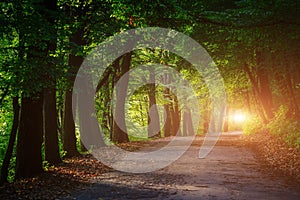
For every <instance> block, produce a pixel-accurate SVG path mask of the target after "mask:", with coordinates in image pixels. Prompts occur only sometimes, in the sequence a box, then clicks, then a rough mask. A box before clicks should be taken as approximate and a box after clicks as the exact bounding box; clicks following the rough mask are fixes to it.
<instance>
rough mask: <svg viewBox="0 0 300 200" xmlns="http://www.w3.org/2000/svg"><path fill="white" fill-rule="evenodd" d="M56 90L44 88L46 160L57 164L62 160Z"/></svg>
mask: <svg viewBox="0 0 300 200" xmlns="http://www.w3.org/2000/svg"><path fill="white" fill-rule="evenodd" d="M57 131H58V126H57V110H56V90H55V89H54V88H51V89H46V90H44V134H45V160H46V161H48V162H49V163H50V164H52V165H55V164H58V163H60V162H62V160H61V158H60V155H59V146H58V132H57Z"/></svg>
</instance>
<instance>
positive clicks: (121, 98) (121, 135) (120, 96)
mask: <svg viewBox="0 0 300 200" xmlns="http://www.w3.org/2000/svg"><path fill="white" fill-rule="evenodd" d="M131 57H132V52H129V53H126V54H125V55H124V56H123V58H122V64H121V65H120V66H121V76H120V77H122V76H123V75H124V74H125V73H126V72H128V71H129V68H130V64H131ZM123 80H124V82H123V84H122V85H120V87H118V88H116V107H115V114H114V123H113V136H112V140H113V142H117V143H123V142H129V138H128V134H127V129H126V122H125V100H126V99H125V98H126V94H127V87H128V80H129V75H128V76H123ZM116 120H117V122H118V123H117V122H116ZM120 126H121V127H120Z"/></svg>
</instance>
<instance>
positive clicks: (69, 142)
mask: <svg viewBox="0 0 300 200" xmlns="http://www.w3.org/2000/svg"><path fill="white" fill-rule="evenodd" d="M62 138H63V150H64V151H66V157H73V156H79V155H80V154H79V152H78V150H77V145H76V143H77V139H76V135H75V123H74V119H73V114H72V90H67V91H66V93H65V102H64V116H63V137H62Z"/></svg>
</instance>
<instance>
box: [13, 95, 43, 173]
mask: <svg viewBox="0 0 300 200" xmlns="http://www.w3.org/2000/svg"><path fill="white" fill-rule="evenodd" d="M42 143H43V96H42V94H41V93H37V94H35V95H32V96H31V97H22V100H21V116H20V124H19V136H18V141H17V160H16V176H15V178H16V179H19V178H26V177H33V176H35V175H36V174H39V173H41V172H42V171H43V167H42V153H41V149H42Z"/></svg>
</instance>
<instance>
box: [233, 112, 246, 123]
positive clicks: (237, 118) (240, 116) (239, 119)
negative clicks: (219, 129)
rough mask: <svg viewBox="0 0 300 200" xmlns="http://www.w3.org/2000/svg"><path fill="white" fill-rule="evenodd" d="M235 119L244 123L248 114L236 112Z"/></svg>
mask: <svg viewBox="0 0 300 200" xmlns="http://www.w3.org/2000/svg"><path fill="white" fill-rule="evenodd" d="M233 120H234V122H236V123H243V122H244V121H245V120H246V116H245V115H244V114H243V113H235V114H234V115H233Z"/></svg>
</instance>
